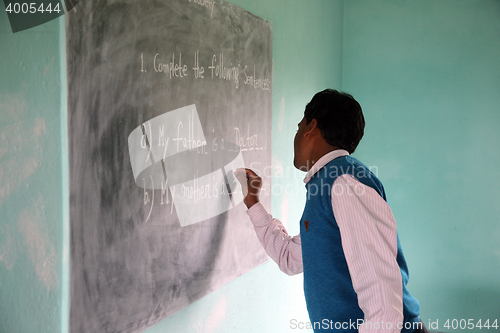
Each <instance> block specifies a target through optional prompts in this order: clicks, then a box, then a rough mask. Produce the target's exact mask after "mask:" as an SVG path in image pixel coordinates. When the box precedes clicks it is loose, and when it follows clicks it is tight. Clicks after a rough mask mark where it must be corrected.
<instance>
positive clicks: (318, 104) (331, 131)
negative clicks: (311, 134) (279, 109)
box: [304, 89, 365, 154]
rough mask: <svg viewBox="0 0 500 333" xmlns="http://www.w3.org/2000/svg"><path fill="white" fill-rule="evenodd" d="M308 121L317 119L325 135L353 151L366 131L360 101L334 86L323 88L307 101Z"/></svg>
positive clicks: (329, 139)
mask: <svg viewBox="0 0 500 333" xmlns="http://www.w3.org/2000/svg"><path fill="white" fill-rule="evenodd" d="M304 116H305V118H306V121H307V123H308V124H309V123H310V122H311V120H313V119H316V121H317V122H318V128H319V129H320V131H321V135H322V136H323V139H325V140H326V142H327V143H328V144H330V145H332V146H334V147H338V148H341V149H345V150H347V151H348V152H349V153H350V154H352V153H353V152H354V151H355V150H356V147H357V146H358V143H359V141H361V138H362V137H363V134H364V129H365V118H364V117H363V111H362V110H361V106H360V105H359V103H358V102H357V101H356V100H355V99H354V98H353V97H352V96H351V95H349V94H347V93H344V92H339V91H337V90H333V89H326V90H323V91H320V92H319V93H317V94H316V95H314V97H313V98H312V99H311V101H310V102H309V103H308V104H307V106H306V110H305V111H304Z"/></svg>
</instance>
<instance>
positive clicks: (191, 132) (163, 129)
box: [128, 105, 259, 226]
mask: <svg viewBox="0 0 500 333" xmlns="http://www.w3.org/2000/svg"><path fill="white" fill-rule="evenodd" d="M249 130H250V129H249V128H248V132H247V134H246V135H241V134H240V130H239V128H237V127H235V133H236V140H237V141H238V142H239V143H240V145H241V146H243V147H246V148H243V149H245V150H248V149H252V150H253V149H259V147H258V146H257V135H256V134H255V135H252V136H251V135H250V134H249V133H250V132H249ZM166 133H167V134H168V133H175V134H174V137H173V138H172V141H173V142H172V143H173V145H169V142H170V139H171V137H170V136H168V137H166ZM156 138H158V139H157V140H156ZM221 142H223V141H222V139H221ZM213 143H214V145H213V146H212V147H209V145H207V141H206V140H205V135H204V133H203V129H202V127H201V122H200V118H199V115H198V111H197V110H196V106H195V105H190V106H186V107H182V108H179V109H177V110H173V111H170V112H166V113H164V114H162V115H160V116H157V117H155V118H153V119H151V120H149V121H147V122H146V123H145V124H142V125H141V126H139V127H137V128H136V129H134V130H133V131H132V132H131V133H130V135H129V138H128V146H129V153H130V154H129V155H130V163H131V165H132V171H133V174H134V179H135V182H136V184H137V185H138V186H140V187H142V188H144V197H143V200H144V205H149V207H150V209H149V211H148V215H147V217H146V222H147V221H148V220H149V218H150V216H151V212H152V210H153V206H154V201H155V200H154V196H155V191H154V190H161V193H162V194H161V202H162V203H163V202H164V198H165V196H166V188H167V187H168V188H169V190H170V193H171V196H172V205H174V206H175V209H176V212H177V216H178V217H179V222H180V224H181V226H186V225H190V224H194V223H198V222H201V221H204V220H207V219H209V218H211V217H214V216H217V215H219V214H222V213H224V212H226V211H228V210H229V209H231V208H233V207H235V206H236V205H237V204H239V203H240V202H241V201H243V193H242V191H241V187H240V186H239V183H238V182H237V181H236V179H235V178H234V171H235V170H236V169H238V168H244V167H245V164H244V162H243V156H242V155H241V151H242V150H243V149H241V148H240V146H238V145H236V144H233V143H228V142H225V143H223V144H221V145H217V144H216V140H215V139H214V141H213ZM209 150H211V151H212V154H211V155H208V151H209ZM148 189H149V190H151V191H147V190H148ZM166 200H168V201H169V197H168V195H167V196H166ZM171 211H172V209H171Z"/></svg>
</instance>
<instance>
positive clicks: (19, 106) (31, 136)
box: [0, 92, 47, 204]
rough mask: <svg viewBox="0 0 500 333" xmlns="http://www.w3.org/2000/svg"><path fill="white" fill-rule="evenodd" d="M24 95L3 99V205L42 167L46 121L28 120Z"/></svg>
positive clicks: (0, 116) (0, 98) (0, 186)
mask: <svg viewBox="0 0 500 333" xmlns="http://www.w3.org/2000/svg"><path fill="white" fill-rule="evenodd" d="M24 94H25V92H19V93H17V94H6V95H1V96H0V204H1V203H2V202H3V201H4V200H5V199H6V198H7V197H8V196H10V195H11V194H12V192H14V191H15V190H16V189H18V188H20V187H21V186H22V185H23V184H24V183H25V181H26V180H27V179H28V178H29V177H30V176H31V175H32V174H33V173H34V172H35V171H36V170H37V169H38V167H39V166H40V163H41V157H40V155H41V151H42V149H41V138H42V137H43V136H44V135H45V134H46V132H47V129H46V124H45V119H44V118H35V119H33V118H32V117H29V116H25V113H26V110H27V109H28V106H27V102H26V99H25V98H24Z"/></svg>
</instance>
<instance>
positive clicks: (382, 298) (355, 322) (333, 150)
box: [236, 89, 427, 333]
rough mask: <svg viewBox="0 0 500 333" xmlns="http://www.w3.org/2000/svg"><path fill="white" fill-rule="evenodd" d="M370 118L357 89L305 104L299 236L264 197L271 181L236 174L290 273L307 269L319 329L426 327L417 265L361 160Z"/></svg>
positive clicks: (407, 330)
mask: <svg viewBox="0 0 500 333" xmlns="http://www.w3.org/2000/svg"><path fill="white" fill-rule="evenodd" d="M364 126H365V121H364V117H363V113H362V110H361V107H360V105H359V104H358V102H357V101H356V100H354V98H353V97H352V96H351V95H348V94H345V93H341V92H338V91H336V90H331V89H327V90H325V91H322V92H319V93H317V94H316V95H315V96H314V97H313V98H312V100H311V101H310V102H309V104H308V105H307V106H306V109H305V112H304V117H303V119H302V120H301V121H300V123H299V124H298V130H297V134H296V135H295V140H294V166H295V167H296V168H297V169H299V170H302V171H305V172H307V174H306V177H305V179H304V182H305V183H306V190H307V196H306V205H305V208H304V212H303V215H302V218H301V219H300V234H299V235H297V236H294V237H292V236H289V235H288V233H287V231H286V229H285V227H284V226H283V224H282V223H281V222H280V221H279V220H277V219H273V217H272V216H271V215H270V214H268V212H267V211H266V209H265V208H264V207H263V206H262V205H261V204H260V202H259V193H260V188H261V186H262V180H261V178H260V177H259V176H257V175H256V174H255V173H254V172H253V171H252V170H249V169H245V170H243V169H240V170H238V171H237V172H236V175H237V177H238V180H239V181H240V182H241V183H242V187H243V188H244V191H246V190H248V194H247V195H246V197H245V199H244V202H245V205H246V206H247V208H248V211H247V213H248V215H249V216H250V219H251V221H252V223H253V225H254V227H255V231H256V233H257V236H258V238H259V239H260V241H261V243H262V244H263V246H264V248H265V250H266V252H267V253H268V255H269V256H270V257H271V258H272V259H273V260H274V261H276V262H277V263H278V265H279V267H280V269H281V270H282V271H283V272H285V273H286V274H288V275H293V274H298V273H301V272H303V273H304V294H305V297H306V303H307V309H308V312H309V317H310V319H311V323H310V324H311V326H312V327H313V329H314V331H320V330H325V329H328V330H339V331H342V332H404V333H411V332H427V330H426V328H425V326H423V324H422V322H421V321H420V318H419V312H420V305H419V303H418V301H417V299H415V298H414V297H413V296H412V295H411V294H410V293H409V292H408V290H407V288H406V284H407V282H408V268H407V265H406V261H405V258H404V256H403V252H402V249H401V245H400V242H399V238H398V234H397V230H396V221H395V220H394V217H393V215H392V212H391V209H390V207H389V205H388V204H387V202H386V197H385V192H384V188H383V186H382V183H381V182H380V181H379V180H378V179H377V177H376V176H375V175H374V174H373V173H372V172H371V171H370V170H368V168H367V167H366V166H365V165H364V164H362V163H361V162H359V161H358V160H357V159H355V158H353V157H352V156H351V155H350V154H352V153H353V152H354V150H355V149H356V147H357V145H358V143H359V141H360V140H361V138H362V137H363V133H364Z"/></svg>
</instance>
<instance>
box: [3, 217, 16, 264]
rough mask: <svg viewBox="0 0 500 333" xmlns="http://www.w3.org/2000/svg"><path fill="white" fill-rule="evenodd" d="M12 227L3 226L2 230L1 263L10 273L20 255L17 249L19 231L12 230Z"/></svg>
mask: <svg viewBox="0 0 500 333" xmlns="http://www.w3.org/2000/svg"><path fill="white" fill-rule="evenodd" d="M12 229H13V228H12V226H9V225H2V226H1V230H0V244H2V245H1V246H0V262H2V263H3V264H4V266H5V268H6V269H7V270H8V271H10V270H11V269H12V267H14V263H15V262H16V260H17V257H18V255H19V252H18V249H17V247H16V234H17V231H15V230H12Z"/></svg>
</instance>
